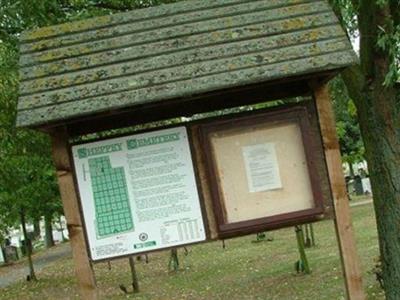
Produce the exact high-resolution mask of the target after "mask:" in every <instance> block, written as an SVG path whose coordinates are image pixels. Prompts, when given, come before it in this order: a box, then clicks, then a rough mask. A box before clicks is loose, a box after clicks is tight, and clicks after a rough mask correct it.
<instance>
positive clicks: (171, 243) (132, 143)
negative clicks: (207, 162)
mask: <svg viewBox="0 0 400 300" xmlns="http://www.w3.org/2000/svg"><path fill="white" fill-rule="evenodd" d="M71 150H72V157H73V161H74V168H75V176H76V182H77V185H78V190H79V196H80V201H81V207H82V213H83V218H84V223H85V231H86V236H87V240H88V244H89V245H88V247H89V252H90V256H91V259H92V260H94V261H96V260H102V259H109V258H113V257H119V256H124V255H129V254H136V253H141V252H148V251H153V250H158V249H163V248H169V247H175V246H179V245H185V244H191V243H196V242H201V241H204V240H205V239H206V233H205V228H204V222H203V216H202V211H201V206H200V200H199V193H198V190H197V184H196V178H195V174H194V168H193V162H192V157H191V152H190V144H189V139H188V135H187V130H186V128H185V127H177V128H169V129H163V130H158V131H151V132H146V133H141V134H135V135H130V136H124V137H118V138H112V139H106V140H101V141H95V142H90V143H83V144H76V145H73V146H72V149H71Z"/></svg>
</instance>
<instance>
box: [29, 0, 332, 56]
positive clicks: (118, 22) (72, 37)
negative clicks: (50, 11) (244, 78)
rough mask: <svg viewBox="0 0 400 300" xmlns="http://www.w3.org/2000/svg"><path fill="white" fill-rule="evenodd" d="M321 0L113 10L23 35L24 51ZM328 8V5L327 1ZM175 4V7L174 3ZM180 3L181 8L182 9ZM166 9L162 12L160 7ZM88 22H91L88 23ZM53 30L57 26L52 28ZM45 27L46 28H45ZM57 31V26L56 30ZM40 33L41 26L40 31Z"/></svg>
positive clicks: (240, 1) (264, 0)
mask: <svg viewBox="0 0 400 300" xmlns="http://www.w3.org/2000/svg"><path fill="white" fill-rule="evenodd" d="M317 1H321V0H303V1H298V0H297V1H296V0H289V1H288V0H256V1H249V0H247V1H246V0H234V1H232V0H230V1H221V0H218V1H204V0H203V1H201V2H200V1H185V2H181V3H175V4H170V5H169V7H165V6H160V7H155V8H148V9H145V10H133V11H130V12H128V13H120V14H114V15H112V16H110V17H109V18H106V19H104V20H103V19H102V17H100V18H99V22H97V23H96V22H95V20H96V19H91V20H85V21H79V22H78V23H79V24H80V28H75V32H73V31H71V28H74V27H75V26H76V24H75V23H70V27H69V28H64V27H63V25H58V26H60V27H61V28H60V30H58V34H57V35H56V36H53V37H52V38H50V39H49V38H48V37H47V38H45V39H43V38H42V39H40V40H38V41H36V42H35V41H33V42H28V43H27V42H25V39H24V37H26V34H25V35H24V36H23V37H22V39H21V41H22V45H21V52H22V53H26V52H32V51H41V50H46V49H52V48H59V47H64V46H67V45H71V44H77V43H82V42H85V41H88V40H94V39H96V40H99V39H107V38H110V37H113V36H117V35H119V36H120V35H124V34H129V33H134V32H140V31H146V30H152V29H157V28H158V29H160V28H163V27H172V26H175V25H185V24H187V23H194V22H199V21H202V20H205V19H208V20H210V19H218V18H221V17H224V16H234V15H237V14H240V13H244V12H251V11H253V12H254V11H257V10H261V9H264V10H265V9H273V8H276V7H282V6H287V7H289V6H291V5H297V4H301V3H307V2H313V3H316V4H317ZM324 4H325V8H326V7H327V3H324ZM174 6H175V7H174ZM179 6H180V7H181V9H179ZM166 8H167V11H166V12H164V13H163V14H162V13H161V14H160V11H162V10H165V9H166ZM87 23H89V24H87ZM52 29H53V30H56V29H57V26H55V28H52ZM45 31H46V28H45V30H44V32H45ZM56 31H57V30H56ZM38 34H40V30H39V32H38Z"/></svg>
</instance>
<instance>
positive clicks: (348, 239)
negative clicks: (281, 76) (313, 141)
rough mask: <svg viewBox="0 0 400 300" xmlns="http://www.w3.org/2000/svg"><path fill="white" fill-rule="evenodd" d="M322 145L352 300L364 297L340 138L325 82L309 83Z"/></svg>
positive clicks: (349, 296) (348, 288) (348, 295)
mask: <svg viewBox="0 0 400 300" xmlns="http://www.w3.org/2000/svg"><path fill="white" fill-rule="evenodd" d="M312 86H313V88H314V96H315V101H316V106H317V110H318V115H319V122H320V126H321V132H322V137H323V143H324V147H325V157H326V161H327V166H328V173H329V179H330V183H331V189H332V194H333V199H334V209H335V215H336V218H335V228H336V234H337V238H338V242H339V250H340V254H341V258H342V266H343V272H344V277H345V283H346V289H347V297H348V299H351V300H362V299H365V295H364V291H363V285H362V275H361V274H362V272H361V268H360V260H359V257H358V254H357V249H356V242H355V239H354V233H353V226H352V222H351V214H350V206H349V199H348V196H347V190H346V183H345V179H344V175H343V171H342V160H341V157H340V148H339V141H338V137H337V135H336V126H335V119H334V114H333V108H332V103H331V101H330V96H329V91H328V87H327V85H315V84H313V85H312Z"/></svg>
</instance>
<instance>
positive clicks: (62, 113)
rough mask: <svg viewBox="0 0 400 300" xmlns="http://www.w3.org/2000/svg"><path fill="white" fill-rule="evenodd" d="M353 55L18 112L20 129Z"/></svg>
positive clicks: (325, 66)
mask: <svg viewBox="0 0 400 300" xmlns="http://www.w3.org/2000/svg"><path fill="white" fill-rule="evenodd" d="M354 55H355V54H354V53H352V52H350V51H348V50H346V51H341V52H336V53H334V52H333V53H328V54H323V55H315V56H313V57H305V58H300V59H296V60H292V61H290V62H289V63H288V62H283V63H277V64H269V65H267V66H263V65H261V66H258V67H250V68H245V69H239V70H235V71H232V72H223V73H219V74H212V75H208V76H204V77H195V78H189V79H186V80H182V81H178V82H176V81H174V82H167V83H165V84H161V85H153V86H149V87H146V88H142V89H137V90H135V91H132V90H129V91H125V92H121V93H116V94H115V93H113V94H109V95H105V96H96V97H94V98H87V99H82V100H80V101H76V102H75V101H73V102H65V103H58V104H57V105H52V106H45V107H39V108H35V109H31V110H20V111H19V112H18V117H17V124H18V126H27V125H32V124H44V123H47V122H49V121H53V122H54V121H60V120H65V119H68V118H70V117H71V116H74V117H81V116H84V115H87V114H94V113H100V112H105V111H107V110H115V109H117V108H126V107H133V106H136V105H141V104H144V103H146V104H151V103H155V102H157V101H161V100H163V101H166V100H168V99H174V98H184V97H190V96H193V95H201V94H202V93H206V92H212V91H216V90H220V89H226V88H232V87H239V86H245V85H247V84H256V83H261V82H267V81H271V80H276V79H281V78H285V77H290V76H296V75H304V74H311V73H317V72H323V71H328V70H335V69H338V68H341V67H344V66H347V65H348V64H349V62H351V61H354Z"/></svg>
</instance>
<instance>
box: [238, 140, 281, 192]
mask: <svg viewBox="0 0 400 300" xmlns="http://www.w3.org/2000/svg"><path fill="white" fill-rule="evenodd" d="M242 152H243V158H244V163H245V167H246V174H247V182H248V185H249V191H250V193H255V192H262V191H268V190H274V189H279V188H282V182H281V177H280V175H279V165H278V160H277V158H276V152H275V145H274V144H272V143H268V144H259V145H252V146H246V147H243V148H242Z"/></svg>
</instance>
